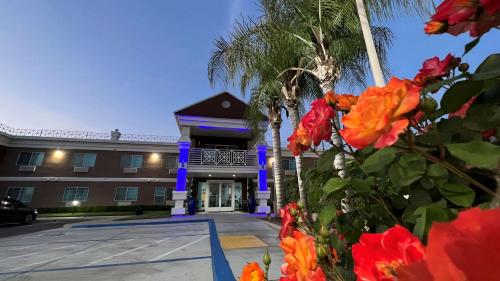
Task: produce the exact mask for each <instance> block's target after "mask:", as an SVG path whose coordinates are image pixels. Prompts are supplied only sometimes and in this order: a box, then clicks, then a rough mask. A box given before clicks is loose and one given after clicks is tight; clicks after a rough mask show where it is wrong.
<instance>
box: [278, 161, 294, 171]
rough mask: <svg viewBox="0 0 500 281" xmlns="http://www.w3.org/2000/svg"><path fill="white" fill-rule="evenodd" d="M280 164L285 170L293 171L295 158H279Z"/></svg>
mask: <svg viewBox="0 0 500 281" xmlns="http://www.w3.org/2000/svg"><path fill="white" fill-rule="evenodd" d="M281 166H282V168H283V170H285V171H295V170H296V168H295V159H283V160H281Z"/></svg>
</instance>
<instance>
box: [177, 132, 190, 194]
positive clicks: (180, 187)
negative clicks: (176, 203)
mask: <svg viewBox="0 0 500 281" xmlns="http://www.w3.org/2000/svg"><path fill="white" fill-rule="evenodd" d="M190 146H191V143H189V142H179V167H178V168H177V183H176V184H175V190H176V191H186V178H187V162H188V158H189V147H190Z"/></svg>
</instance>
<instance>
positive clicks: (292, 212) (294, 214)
mask: <svg viewBox="0 0 500 281" xmlns="http://www.w3.org/2000/svg"><path fill="white" fill-rule="evenodd" d="M298 214H299V213H298V211H297V209H295V208H290V215H292V217H296V216H297V215H298Z"/></svg>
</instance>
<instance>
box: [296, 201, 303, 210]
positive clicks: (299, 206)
mask: <svg viewBox="0 0 500 281" xmlns="http://www.w3.org/2000/svg"><path fill="white" fill-rule="evenodd" d="M297 207H298V208H299V210H302V209H304V204H302V202H298V203H297Z"/></svg>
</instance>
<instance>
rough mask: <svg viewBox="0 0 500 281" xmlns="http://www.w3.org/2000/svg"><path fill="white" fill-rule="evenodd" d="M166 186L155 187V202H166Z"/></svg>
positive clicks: (158, 203)
mask: <svg viewBox="0 0 500 281" xmlns="http://www.w3.org/2000/svg"><path fill="white" fill-rule="evenodd" d="M166 189H167V188H166V187H155V201H154V202H155V204H157V205H162V204H164V203H165V194H166Z"/></svg>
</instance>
